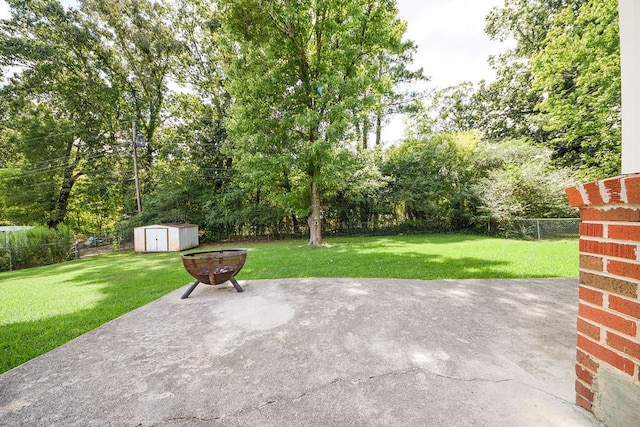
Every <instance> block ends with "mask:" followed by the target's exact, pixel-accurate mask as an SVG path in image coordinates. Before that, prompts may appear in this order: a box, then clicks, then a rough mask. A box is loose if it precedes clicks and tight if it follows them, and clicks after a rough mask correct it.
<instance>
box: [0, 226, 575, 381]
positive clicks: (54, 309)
mask: <svg viewBox="0 0 640 427" xmlns="http://www.w3.org/2000/svg"><path fill="white" fill-rule="evenodd" d="M325 243H326V247H324V248H314V247H308V246H307V245H306V241H299V240H297V241H277V242H266V243H246V244H245V243H242V244H236V245H226V246H227V247H228V246H238V247H244V248H247V249H248V250H249V251H248V255H247V262H246V264H245V266H244V268H243V269H242V271H241V272H240V273H239V274H238V276H237V277H238V279H239V280H251V279H269V278H291V277H338V276H343V277H381V278H405V279H469V278H526V277H532V278H534V277H538V278H539V277H573V276H577V275H578V240H577V239H575V240H557V241H540V242H538V241H520V240H504V239H496V238H489V237H482V236H473V235H464V234H443V235H411V236H394V237H357V238H356V237H350V238H330V239H326V240H325ZM215 247H216V248H219V247H221V246H220V245H217V246H215ZM204 249H207V248H200V249H198V250H204ZM191 280H192V279H191V276H189V275H188V273H187V272H186V271H185V270H184V268H183V267H182V262H181V260H180V255H179V254H176V253H168V254H167V253H164V254H136V253H133V252H131V251H128V252H122V253H116V254H111V255H103V256H99V257H92V258H85V259H82V260H78V261H73V262H67V263H63V264H58V265H53V266H46V267H40V268H33V269H29V270H21V271H15V272H6V273H0V373H1V372H5V371H7V370H9V369H11V368H12V367H14V366H17V365H19V364H21V363H24V362H26V361H27V360H29V359H31V358H33V357H36V356H38V355H40V354H43V353H45V352H47V351H49V350H51V349H53V348H55V347H57V346H59V345H61V344H64V343H65V342H67V341H69V340H71V339H73V338H75V337H77V336H79V335H81V334H83V333H85V332H87V331H90V330H91V329H94V328H96V327H97V326H100V325H101V324H103V323H105V322H107V321H109V320H111V319H114V318H116V317H118V316H120V315H122V314H124V313H127V312H129V311H131V310H133V309H134V308H137V307H140V306H142V305H144V304H146V303H148V302H151V301H153V300H155V299H157V298H159V297H161V296H163V295H165V294H167V293H169V292H171V291H173V290H175V289H177V288H180V287H182V286H184V285H185V284H187V283H188V282H189V281H191Z"/></svg>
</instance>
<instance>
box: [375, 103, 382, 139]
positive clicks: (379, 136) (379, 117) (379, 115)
mask: <svg viewBox="0 0 640 427" xmlns="http://www.w3.org/2000/svg"><path fill="white" fill-rule="evenodd" d="M381 144H382V111H381V110H378V111H377V112H376V147H378V148H379V147H380V145H381Z"/></svg>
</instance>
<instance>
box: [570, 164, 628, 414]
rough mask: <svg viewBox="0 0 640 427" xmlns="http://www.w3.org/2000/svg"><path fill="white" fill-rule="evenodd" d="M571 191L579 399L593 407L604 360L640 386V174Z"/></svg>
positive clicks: (577, 393) (577, 400)
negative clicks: (576, 247)
mask: <svg viewBox="0 0 640 427" xmlns="http://www.w3.org/2000/svg"><path fill="white" fill-rule="evenodd" d="M566 193H567V196H568V198H569V203H570V204H571V206H573V207H577V208H580V216H581V218H582V223H581V225H580V294H579V298H580V302H579V306H578V321H577V330H578V340H577V341H578V342H577V357H576V368H575V369H576V384H575V387H576V403H577V404H578V405H580V406H582V407H584V408H586V409H588V410H590V411H593V410H594V408H593V405H594V402H597V398H598V396H597V394H598V393H600V392H601V391H600V390H599V388H598V387H596V386H595V383H596V382H597V379H598V370H599V369H601V367H602V366H604V365H608V366H609V367H611V368H613V369H614V370H616V371H618V372H619V373H620V374H621V377H622V378H623V380H624V381H627V380H628V383H629V384H630V385H632V386H637V387H640V300H639V296H640V295H639V294H640V174H634V175H628V176H619V177H616V178H610V179H605V180H601V181H596V182H590V183H588V184H583V185H578V186H575V187H571V188H568V189H567V190H566ZM604 392H606V389H605V391H604ZM594 412H597V411H594Z"/></svg>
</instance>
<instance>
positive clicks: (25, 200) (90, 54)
mask: <svg viewBox="0 0 640 427" xmlns="http://www.w3.org/2000/svg"><path fill="white" fill-rule="evenodd" d="M9 5H10V7H11V13H12V16H11V19H9V20H7V21H3V22H2V23H1V24H0V66H5V67H7V66H11V67H18V72H17V73H16V74H15V75H14V76H13V77H12V78H10V79H9V81H8V84H7V85H6V86H5V87H3V88H2V90H1V91H0V97H2V98H3V105H4V106H5V108H6V110H5V111H4V114H3V115H5V117H4V119H5V120H3V123H2V124H0V126H2V127H4V131H5V132H7V134H8V136H7V138H8V139H7V141H8V143H10V144H11V146H12V150H11V153H10V154H11V157H10V163H9V164H8V165H5V166H11V167H12V168H13V169H12V170H13V172H12V173H9V174H7V176H6V177H5V178H4V179H3V181H2V182H1V183H0V184H2V185H3V186H4V187H5V188H6V191H5V192H4V194H5V197H7V198H8V203H7V204H8V205H10V206H11V207H12V208H11V209H10V210H8V216H10V217H12V220H15V221H20V222H22V221H33V222H38V223H46V224H47V225H49V226H51V227H55V226H57V225H58V224H59V223H60V222H62V221H64V219H65V217H66V214H67V209H68V207H69V202H70V198H71V195H72V193H73V189H74V186H75V184H76V183H77V182H78V180H79V179H81V177H86V176H92V175H96V174H99V173H101V172H102V171H113V170H114V169H115V168H114V164H117V149H118V147H117V145H118V143H117V140H116V137H115V134H116V132H117V129H116V128H117V122H118V120H119V119H120V118H121V116H120V114H121V112H122V109H121V108H122V103H121V102H120V96H119V92H118V90H119V88H118V85H117V84H112V83H111V82H107V81H106V80H105V79H104V74H103V73H102V72H101V70H104V63H103V59H104V57H103V56H102V53H103V51H102V49H101V46H100V44H99V43H98V42H97V40H96V38H95V37H94V35H93V34H92V32H91V31H89V30H88V29H87V27H86V26H85V25H84V23H83V19H82V17H81V16H80V15H79V14H78V13H77V12H76V11H73V10H65V9H64V8H63V7H62V5H61V4H60V3H59V2H58V1H56V0H34V1H30V2H22V1H13V0H12V1H9ZM105 105H109V106H110V108H105V107H104V106H105ZM107 165H108V166H107Z"/></svg>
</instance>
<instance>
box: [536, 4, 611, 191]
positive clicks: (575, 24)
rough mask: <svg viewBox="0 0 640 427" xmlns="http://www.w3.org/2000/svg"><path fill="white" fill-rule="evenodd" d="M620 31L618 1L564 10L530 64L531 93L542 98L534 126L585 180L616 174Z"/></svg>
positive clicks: (563, 161)
mask: <svg viewBox="0 0 640 427" xmlns="http://www.w3.org/2000/svg"><path fill="white" fill-rule="evenodd" d="M619 33H620V29H619V24H618V2H617V1H616V0H597V1H596V0H590V1H587V2H584V3H583V4H582V5H581V6H580V7H579V8H578V9H575V8H574V7H570V6H567V7H566V8H564V9H563V10H562V11H561V12H560V13H559V14H558V15H557V16H556V18H555V20H554V24H553V27H552V29H551V30H550V31H549V32H548V33H547V36H546V38H545V40H544V41H543V43H542V44H543V49H541V50H540V51H539V52H537V53H536V54H535V55H534V56H533V58H532V70H533V76H534V79H533V88H534V89H535V90H537V91H539V92H541V93H544V94H545V97H544V99H543V101H542V102H540V103H539V104H538V109H539V111H540V114H539V116H538V117H536V118H535V120H536V121H537V122H538V123H540V126H541V127H542V128H543V129H544V130H546V131H548V132H550V133H551V134H552V135H554V137H553V138H552V139H551V140H550V141H549V145H550V147H552V148H553V150H554V152H555V154H556V157H558V158H559V159H561V161H562V164H563V165H566V166H579V167H580V168H581V175H582V178H583V179H587V180H589V179H599V178H604V177H607V176H615V175H618V174H619V173H620V160H621V157H620V146H621V77H620V34H619Z"/></svg>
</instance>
